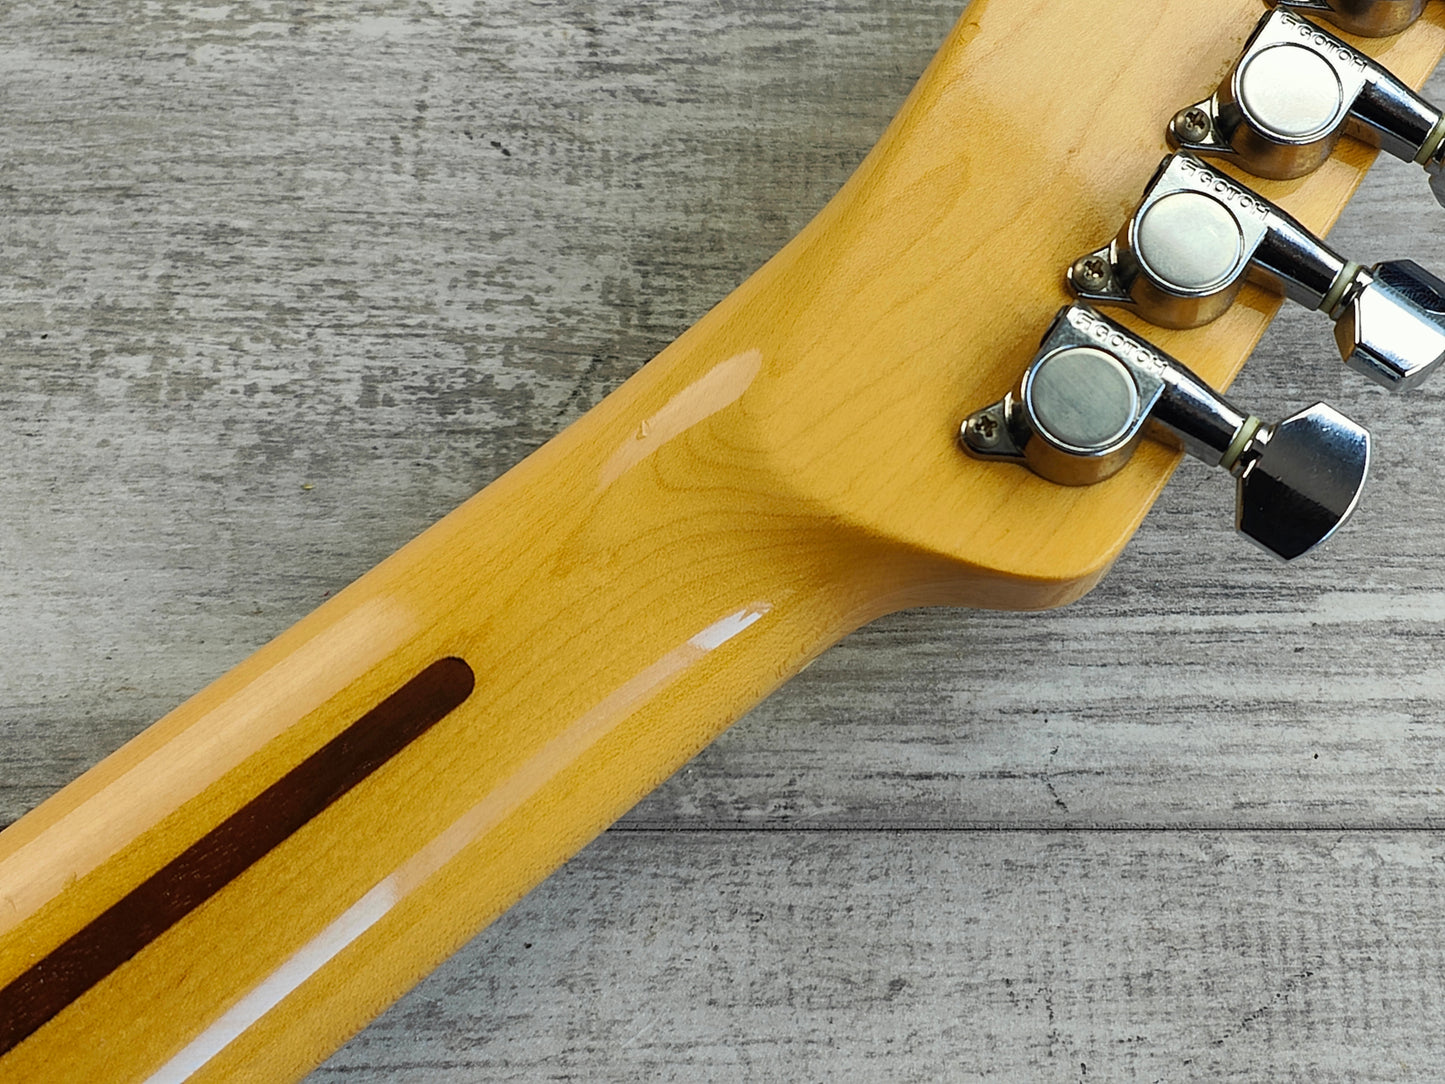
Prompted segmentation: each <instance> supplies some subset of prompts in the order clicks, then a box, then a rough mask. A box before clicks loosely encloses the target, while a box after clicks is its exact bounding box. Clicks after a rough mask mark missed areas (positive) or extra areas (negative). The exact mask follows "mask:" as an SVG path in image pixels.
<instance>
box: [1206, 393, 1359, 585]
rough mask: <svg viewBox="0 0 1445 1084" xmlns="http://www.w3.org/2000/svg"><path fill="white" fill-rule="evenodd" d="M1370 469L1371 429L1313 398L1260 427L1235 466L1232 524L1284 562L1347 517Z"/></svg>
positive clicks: (1320, 539)
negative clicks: (1307, 404) (1296, 410)
mask: <svg viewBox="0 0 1445 1084" xmlns="http://www.w3.org/2000/svg"><path fill="white" fill-rule="evenodd" d="M1369 468H1370V435H1369V433H1368V432H1366V431H1365V430H1364V429H1363V428H1362V427H1360V426H1358V425H1356V424H1355V423H1354V422H1352V421H1350V419H1349V418H1346V417H1345V416H1344V415H1343V414H1341V413H1339V412H1338V411H1336V410H1333V409H1332V408H1330V407H1328V406H1326V405H1325V404H1323V403H1316V404H1315V405H1314V406H1312V407H1310V408H1309V409H1308V410H1303V411H1301V412H1300V413H1298V414H1294V415H1292V416H1290V417H1288V418H1286V419H1285V420H1284V421H1282V422H1280V423H1278V424H1277V425H1274V426H1269V427H1266V428H1263V429H1261V430H1259V432H1258V433H1257V434H1256V435H1255V436H1254V437H1253V438H1252V439H1251V440H1250V442H1249V444H1248V445H1247V446H1246V448H1245V449H1244V451H1243V452H1242V453H1241V454H1240V457H1239V460H1238V462H1237V463H1236V464H1235V467H1234V472H1235V474H1236V475H1237V477H1238V479H1239V481H1238V484H1237V487H1236V515H1235V525H1236V526H1237V527H1238V528H1239V531H1240V533H1241V534H1243V535H1245V536H1246V537H1248V538H1249V539H1250V540H1251V541H1253V542H1255V543H1257V544H1258V545H1260V546H1261V547H1263V548H1264V549H1266V550H1268V551H1269V552H1270V553H1273V554H1274V555H1275V556H1277V557H1280V558H1282V559H1283V560H1286V561H1290V560H1293V559H1294V558H1296V557H1299V556H1302V555H1303V554H1306V553H1308V552H1309V551H1310V550H1312V549H1314V548H1315V547H1316V546H1318V545H1319V544H1320V543H1321V542H1323V541H1325V539H1327V538H1329V537H1330V535H1332V534H1334V533H1335V531H1337V530H1339V528H1340V527H1341V526H1342V525H1343V524H1344V522H1345V521H1346V520H1347V519H1349V518H1350V513H1352V512H1353V511H1354V510H1355V505H1356V504H1357V503H1358V502H1359V499H1360V491H1361V490H1362V489H1363V488H1364V485H1365V476H1366V475H1367V474H1368V473H1369Z"/></svg>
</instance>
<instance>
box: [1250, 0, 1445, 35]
mask: <svg viewBox="0 0 1445 1084" xmlns="http://www.w3.org/2000/svg"><path fill="white" fill-rule="evenodd" d="M1265 3H1267V4H1269V5H1270V6H1272V7H1281V8H1293V9H1294V10H1295V11H1308V12H1309V13H1310V14H1312V15H1318V16H1320V18H1322V19H1328V20H1329V21H1330V22H1332V23H1334V24H1335V25H1336V26H1338V27H1339V28H1340V29H1342V30H1344V31H1346V32H1347V33H1350V34H1358V35H1359V36H1360V37H1362V38H1387V37H1389V36H1390V35H1391V34H1398V33H1399V32H1400V31H1402V30H1404V29H1406V28H1407V27H1409V26H1411V25H1412V24H1413V23H1414V22H1415V20H1416V19H1418V18H1420V16H1421V15H1422V14H1424V11H1425V0H1265Z"/></svg>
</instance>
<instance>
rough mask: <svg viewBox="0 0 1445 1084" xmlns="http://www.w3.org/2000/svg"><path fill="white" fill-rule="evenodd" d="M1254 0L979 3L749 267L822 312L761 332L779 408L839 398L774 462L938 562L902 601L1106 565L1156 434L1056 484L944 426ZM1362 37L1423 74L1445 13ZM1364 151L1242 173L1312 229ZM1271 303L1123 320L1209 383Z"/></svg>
mask: <svg viewBox="0 0 1445 1084" xmlns="http://www.w3.org/2000/svg"><path fill="white" fill-rule="evenodd" d="M1261 14H1262V11H1261V8H1260V7H1259V6H1258V5H1256V4H1255V3H1253V2H1251V0H1234V2H1229V3H1218V4H1214V3H1211V4H1196V3H1189V2H1164V3H1159V4H1153V5H1150V7H1149V9H1148V12H1147V14H1142V15H1141V13H1140V12H1139V11H1137V10H1134V9H1126V8H1125V7H1124V6H1122V5H1121V6H1118V7H1113V8H1109V7H1106V8H1103V9H1101V8H1100V7H1099V6H1098V5H1091V4H1087V3H1077V4H1063V5H1059V4H1042V3H1039V4H1031V3H1019V4H1014V3H999V2H998V0H991V2H990V0H985V2H983V3H975V4H973V5H972V6H970V8H969V9H968V12H967V13H966V15H965V17H964V19H963V20H962V21H961V22H960V24H959V26H958V27H957V29H956V30H955V32H954V34H953V35H952V36H951V38H950V40H949V41H948V43H947V44H946V45H945V47H944V48H943V50H942V51H941V52H940V54H939V56H938V58H937V59H936V60H935V62H934V64H933V66H932V68H931V69H930V71H929V72H928V74H927V75H926V76H925V78H924V79H923V80H922V82H921V83H920V85H919V87H918V89H917V90H916V91H915V93H914V94H913V96H912V97H911V98H910V100H909V102H908V103H907V104H906V105H905V107H904V109H903V110H902V112H901V113H900V115H899V117H898V119H897V120H896V121H895V122H894V124H893V126H892V127H891V128H890V130H889V132H888V133H887V134H886V135H885V137H884V138H883V140H882V141H881V142H880V143H879V145H878V147H877V148H876V149H875V150H874V152H873V154H872V155H870V157H869V159H868V160H867V161H866V162H865V163H864V165H863V166H862V168H861V169H860V170H859V171H858V174H857V175H856V176H855V177H854V178H853V179H852V180H851V181H850V182H849V184H848V185H847V186H846V187H845V188H844V190H843V191H842V193H840V195H839V196H838V198H837V199H835V200H834V201H833V203H832V204H830V205H829V207H828V208H826V209H825V210H824V212H823V213H822V214H821V215H820V216H819V217H818V219H817V220H816V221H815V222H814V223H813V224H812V225H811V226H810V227H809V229H808V230H807V231H805V233H804V234H803V235H802V236H801V237H800V238H798V239H797V240H796V241H794V243H793V244H792V245H790V246H789V247H788V248H787V249H785V250H784V251H783V252H782V253H781V254H780V255H779V256H778V257H777V258H776V259H775V260H774V261H772V262H771V263H770V264H769V265H768V266H767V267H766V268H764V270H763V271H762V272H760V274H759V275H758V276H757V277H756V278H755V279H754V280H751V281H750V282H749V283H748V284H747V285H745V286H744V287H743V289H742V291H741V293H743V294H745V295H746V294H747V293H748V292H749V291H752V290H759V291H767V290H769V289H770V288H773V287H774V285H775V284H777V285H778V287H779V288H778V291H777V292H778V293H779V294H782V295H785V296H786V297H787V299H788V307H789V310H790V311H792V310H801V311H803V312H808V311H809V310H810V307H812V310H813V312H814V315H816V314H817V310H818V309H827V310H829V311H830V313H835V314H836V317H835V318H834V319H833V320H832V321H831V322H830V321H829V320H827V319H817V320H813V321H810V322H808V323H807V324H806V326H807V328H808V331H809V338H808V339H807V341H806V351H807V353H806V354H803V353H801V352H800V351H799V350H798V348H797V346H796V344H794V343H792V342H789V341H787V340H783V341H780V342H779V343H778V347H777V349H778V353H779V354H780V355H781V356H785V357H790V358H796V359H798V363H797V364H794V365H791V366H789V367H788V369H787V371H786V372H785V373H784V374H782V376H781V379H780V381H779V384H778V386H777V389H776V390H777V392H778V395H779V403H780V404H781V405H780V407H779V410H780V413H781V414H782V415H783V416H785V417H788V418H789V422H790V426H789V427H788V428H787V429H786V430H785V431H791V429H792V425H793V424H795V425H796V428H797V430H799V431H801V430H803V429H804V428H805V426H806V425H807V423H805V422H804V421H803V420H802V419H801V418H795V417H793V416H792V415H794V414H801V413H802V412H804V411H808V410H811V409H813V407H812V404H813V403H815V402H816V401H817V392H816V391H815V390H810V389H816V388H817V387H819V386H825V387H826V388H827V389H828V392H829V397H830V398H834V399H836V402H835V403H834V404H833V405H831V406H830V408H829V410H828V411H827V414H826V417H825V418H823V419H821V420H819V421H817V422H816V423H815V424H814V425H812V426H811V427H809V436H808V438H807V440H806V441H802V440H798V441H791V442H785V443H783V444H782V446H781V447H780V448H779V449H778V452H779V455H780V456H781V457H782V459H783V461H784V465H783V467H782V469H780V471H779V473H780V475H782V476H784V477H787V478H789V479H793V480H795V484H796V485H797V486H798V487H799V489H800V490H803V491H811V494H812V496H814V497H822V498H825V499H836V500H838V501H840V502H846V513H845V515H846V517H847V518H849V519H853V520H855V521H856V522H857V523H858V524H859V525H861V526H862V527H863V528H864V529H865V530H867V531H869V532H873V533H876V534H877V535H879V536H882V537H888V538H890V539H892V540H894V541H896V542H897V543H898V544H900V545H901V546H902V547H904V548H905V549H907V550H908V551H910V552H913V553H915V554H918V555H921V556H932V557H937V558H941V559H942V560H944V561H945V562H947V563H948V565H949V569H948V572H947V573H946V574H941V575H934V576H932V577H931V586H930V587H928V588H927V589H926V592H925V593H924V594H923V595H922V596H920V597H919V598H917V599H915V601H931V602H936V601H956V602H962V603H965V604H968V605H1000V606H1008V607H1014V606H1018V607H1032V606H1042V605H1051V604H1056V603H1059V602H1062V601H1067V599H1069V598H1072V597H1076V596H1077V595H1078V594H1079V593H1081V592H1082V591H1083V590H1085V589H1087V587H1088V586H1089V585H1090V584H1092V583H1093V582H1094V581H1095V579H1096V578H1097V577H1098V576H1099V575H1100V574H1102V572H1103V570H1104V569H1106V568H1107V567H1108V564H1109V563H1110V562H1111V561H1112V560H1113V558H1114V557H1115V556H1116V555H1117V553H1118V552H1119V550H1120V548H1121V547H1122V546H1123V544H1124V542H1125V541H1126V540H1127V539H1128V537H1129V536H1130V534H1131V533H1132V532H1133V530H1134V528H1135V527H1136V526H1137V524H1138V522H1139V520H1140V518H1141V517H1142V515H1143V514H1144V512H1145V511H1146V510H1147V508H1148V507H1149V505H1150V503H1151V502H1152V500H1153V499H1154V497H1155V496H1156V495H1157V493H1158V491H1159V488H1160V487H1161V486H1162V484H1163V483H1164V481H1165V479H1166V478H1167V476H1168V473H1169V471H1170V470H1171V468H1172V466H1173V463H1174V462H1175V459H1174V457H1173V456H1172V455H1171V454H1170V453H1168V452H1167V451H1165V450H1164V449H1162V448H1157V447H1149V448H1146V449H1143V450H1141V454H1140V455H1139V456H1138V457H1137V459H1136V462H1135V463H1133V464H1131V465H1130V466H1129V467H1128V468H1127V469H1125V470H1124V471H1123V472H1122V473H1121V474H1119V475H1118V476H1116V477H1114V478H1113V479H1111V480H1109V481H1108V482H1105V483H1103V484H1100V485H1097V486H1092V487H1087V488H1081V489H1062V488H1060V487H1058V486H1055V485H1051V484H1049V483H1046V482H1043V481H1041V480H1040V479H1037V478H1034V477H1031V476H1029V475H1027V474H1026V473H1025V472H1022V471H1011V470H1007V469H1000V468H997V467H994V466H985V467H984V469H982V470H980V469H978V466H977V465H976V464H974V463H970V462H967V461H964V460H962V459H961V458H960V456H959V455H958V454H957V451H956V448H955V447H954V446H953V444H952V442H951V441H950V440H948V439H945V438H946V435H947V434H948V433H950V432H951V430H952V429H953V428H954V427H955V426H956V425H957V422H958V420H959V419H960V418H961V416H962V415H963V414H964V413H966V412H967V411H968V410H970V409H973V408H975V407H977V406H980V405H982V404H983V403H985V402H988V401H991V400H993V399H997V398H998V397H999V396H1000V395H1001V394H1002V393H1003V392H1004V391H1005V390H1007V389H1008V388H1009V387H1010V386H1012V385H1013V384H1014V383H1015V381H1016V380H1017V378H1018V375H1019V373H1020V371H1021V370H1022V368H1023V367H1024V365H1025V364H1026V363H1027V361H1028V359H1029V358H1030V357H1031V356H1032V353H1033V351H1034V349H1035V347H1036V345H1037V341H1038V337H1039V336H1040V335H1041V334H1042V332H1043V331H1044V329H1045V328H1046V327H1047V326H1048V323H1049V321H1050V319H1051V318H1052V316H1053V314H1054V312H1055V310H1056V309H1058V307H1059V306H1060V305H1061V304H1063V303H1064V302H1065V301H1067V300H1068V295H1067V293H1066V291H1065V289H1064V282H1063V275H1062V271H1063V269H1065V268H1067V267H1068V266H1069V264H1070V263H1071V261H1072V260H1073V259H1074V258H1075V257H1076V256H1077V255H1078V254H1079V253H1080V252H1082V251H1087V250H1088V249H1089V248H1091V247H1093V246H1094V245H1097V244H1098V242H1099V240H1100V239H1102V238H1105V237H1108V236H1110V235H1111V234H1113V233H1114V231H1115V230H1117V229H1118V227H1119V224H1120V223H1121V222H1122V221H1123V220H1124V219H1125V218H1126V216H1127V215H1128V212H1129V209H1130V208H1131V207H1132V205H1133V204H1134V203H1135V201H1136V200H1137V199H1138V197H1139V193H1140V190H1141V188H1142V187H1143V185H1144V183H1145V182H1146V181H1147V180H1148V178H1149V177H1150V176H1151V174H1153V173H1154V171H1155V170H1156V168H1157V166H1158V163H1159V161H1160V158H1161V157H1162V156H1163V155H1165V154H1166V153H1167V152H1168V151H1169V149H1170V148H1169V145H1168V143H1167V142H1166V139H1165V132H1166V126H1167V123H1168V120H1169V117H1170V116H1171V115H1172V114H1173V112H1174V110H1175V109H1176V108H1178V107H1179V106H1180V105H1182V104H1183V103H1187V102H1192V101H1196V100H1198V99H1199V98H1201V97H1203V96H1206V95H1207V94H1208V93H1209V92H1210V91H1212V90H1213V89H1214V88H1215V86H1217V85H1218V84H1219V82H1220V80H1221V78H1222V76H1223V75H1224V74H1225V73H1226V72H1228V71H1229V70H1230V67H1231V65H1232V64H1233V63H1234V61H1235V59H1236V58H1237V56H1238V55H1239V52H1240V48H1241V46H1242V44H1243V43H1244V41H1245V39H1246V38H1247V37H1248V36H1249V34H1250V32H1251V31H1252V30H1253V28H1254V26H1255V23H1256V22H1257V21H1258V19H1259V17H1260V15H1261ZM1361 48H1362V49H1364V50H1365V51H1367V52H1369V53H1370V54H1371V55H1373V56H1375V57H1376V58H1378V59H1379V61H1380V62H1381V63H1382V64H1385V65H1387V66H1388V67H1389V68H1390V69H1391V70H1393V71H1394V72H1396V73H1397V74H1398V75H1399V76H1400V77H1401V78H1402V79H1404V80H1406V81H1408V82H1410V83H1413V84H1415V85H1418V84H1419V83H1420V82H1422V81H1423V79H1424V78H1425V76H1426V75H1427V74H1428V73H1429V71H1430V70H1432V69H1433V66H1434V64H1435V62H1436V60H1437V59H1438V57H1439V55H1440V53H1441V51H1442V49H1445V31H1442V28H1441V25H1440V21H1439V13H1438V12H1436V11H1432V12H1430V13H1429V14H1427V16H1426V17H1425V19H1424V20H1422V21H1421V22H1419V23H1417V24H1416V25H1415V26H1414V27H1413V28H1412V29H1411V30H1409V31H1408V32H1407V33H1405V34H1402V35H1400V36H1398V37H1395V38H1388V39H1378V40H1372V41H1363V42H1362V43H1361ZM1060 73H1063V75H1062V81H1061V77H1060ZM1373 157H1374V154H1373V152H1372V151H1370V150H1369V149H1368V148H1367V147H1364V146H1362V145H1360V144H1358V143H1354V142H1352V141H1349V140H1346V141H1344V142H1343V143H1341V144H1340V146H1339V147H1338V149H1337V151H1336V153H1335V154H1334V155H1333V156H1332V157H1331V158H1330V159H1329V160H1328V161H1326V162H1325V164H1324V165H1323V166H1322V167H1320V168H1319V169H1318V170H1317V171H1315V172H1313V173H1311V174H1309V175H1308V176H1305V177H1303V178H1300V179H1297V180H1290V181H1267V180H1260V179H1258V178H1248V184H1249V186H1250V187H1252V188H1253V189H1255V190H1256V191H1258V192H1259V193H1260V194H1261V195H1263V196H1265V197H1266V198H1268V199H1270V200H1272V201H1274V202H1276V203H1277V204H1279V205H1280V206H1281V207H1282V208H1284V209H1285V210H1287V211H1288V212H1289V213H1291V214H1293V215H1294V216H1295V217H1296V218H1297V219H1299V220H1300V221H1301V222H1302V223H1304V224H1305V225H1306V226H1307V227H1309V228H1310V229H1312V230H1313V231H1314V232H1316V233H1320V234H1322V233H1324V232H1326V231H1327V230H1328V228H1329V226H1330V225H1332V224H1333V222H1334V220H1335V218H1336V217H1337V216H1338V214H1339V213H1340V211H1341V209H1342V208H1343V207H1344V205H1345V204H1346V202H1347V201H1348V199H1349V197H1350V195H1351V193H1352V192H1353V191H1354V188H1355V187H1356V185H1357V184H1358V183H1359V181H1360V179H1361V177H1362V175H1363V172H1364V170H1365V169H1366V168H1367V167H1368V165H1369V164H1370V162H1371V161H1372V160H1373ZM1225 168H1226V169H1227V168H1228V167H1225ZM840 239H841V241H842V243H841V244H839V243H836V242H839V241H840ZM783 282H802V283H806V284H807V285H808V289H806V290H804V291H797V290H794V289H792V288H791V287H788V288H784V287H782V286H781V284H782V283H783ZM732 300H733V299H730V302H731V301H732ZM1278 305H1279V301H1278V299H1277V297H1276V296H1274V295H1271V294H1270V293H1268V292H1265V291H1262V290H1258V289H1254V288H1252V287H1246V289H1245V290H1244V292H1243V294H1242V295H1241V296H1240V297H1239V299H1238V302H1237V303H1236V304H1234V305H1233V306H1232V307H1231V308H1230V309H1229V310H1228V311H1227V312H1226V313H1225V314H1224V315H1223V316H1222V317H1221V318H1219V319H1218V320H1217V321H1216V322H1214V323H1212V324H1210V325H1209V326H1207V327H1205V328H1201V329H1198V330H1190V331H1168V330H1164V329H1160V328H1156V327H1151V326H1150V325H1148V324H1146V323H1144V322H1142V321H1137V320H1132V318H1131V317H1129V316H1124V317H1122V318H1121V319H1122V321H1123V322H1124V323H1126V324H1128V325H1129V326H1131V327H1132V328H1134V329H1136V330H1138V331H1140V332H1141V333H1142V334H1143V335H1145V336H1147V337H1148V338H1149V339H1150V341H1152V342H1153V343H1155V344H1157V345H1158V346H1159V347H1160V348H1161V349H1163V350H1164V351H1166V352H1168V353H1170V354H1174V355H1175V356H1177V357H1179V358H1181V359H1183V360H1184V361H1185V362H1187V364H1188V365H1190V366H1191V367H1192V368H1193V369H1194V370H1195V371H1196V372H1197V373H1198V374H1199V375H1200V376H1201V377H1203V378H1204V379H1205V380H1206V381H1208V382H1209V383H1210V384H1212V385H1213V386H1214V387H1216V388H1224V387H1227V386H1228V384H1229V382H1230V381H1231V380H1232V379H1233V377H1234V375H1235V374H1236V373H1237V372H1238V371H1239V369H1240V368H1241V367H1242V366H1243V364H1244V362H1245V360H1246V359H1247V358H1248V356H1249V353H1250V351H1251V350H1252V349H1253V347H1254V345H1255V344H1256V343H1257V341H1258V339H1259V337H1260V335H1261V334H1262V333H1263V331H1264V329H1265V328H1266V327H1267V326H1268V323H1269V321H1270V319H1271V318H1272V316H1273V315H1274V313H1275V311H1276V310H1277V308H1278ZM710 319H712V317H710ZM705 325H706V321H705V322H704V326H705ZM784 326H786V325H784ZM819 327H823V328H826V329H827V330H826V331H824V332H823V335H822V336H821V337H819V336H818V335H817V334H816V332H817V329H818V328H819ZM815 350H816V354H814V353H813V351H815ZM767 352H768V351H767V350H766V349H765V353H767ZM1320 363H1321V364H1328V353H1327V351H1326V350H1325V349H1322V351H1321V359H1320ZM941 387H947V388H949V389H950V390H951V395H952V399H951V400H947V399H944V400H941V399H940V397H939V392H938V389H939V388H941ZM944 403H946V404H947V405H946V406H944ZM940 408H942V409H940ZM821 446H836V447H839V448H840V449H847V450H848V451H849V452H850V453H851V454H848V455H841V456H836V457H830V458H829V459H828V460H827V463H826V472H825V471H824V470H821V469H820V467H819V463H818V458H817V457H816V456H815V455H814V453H813V449H814V448H815V447H821ZM885 472H886V473H885ZM955 562H956V563H955ZM935 572H937V570H935Z"/></svg>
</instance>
